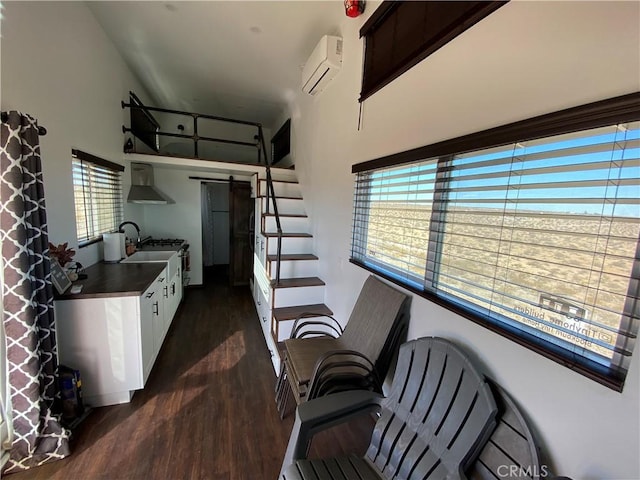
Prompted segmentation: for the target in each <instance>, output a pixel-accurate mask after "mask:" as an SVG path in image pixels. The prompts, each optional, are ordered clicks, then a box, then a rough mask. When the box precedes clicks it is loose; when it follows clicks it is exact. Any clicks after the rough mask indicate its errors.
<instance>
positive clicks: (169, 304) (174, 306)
mask: <svg viewBox="0 0 640 480" xmlns="http://www.w3.org/2000/svg"><path fill="white" fill-rule="evenodd" d="M181 300H182V267H181V266H180V265H178V267H177V270H176V272H175V274H174V275H173V278H171V279H169V283H168V284H167V291H166V295H165V307H164V309H165V318H166V321H167V325H166V328H167V330H169V327H170V326H171V320H172V319H173V317H174V316H175V314H176V311H177V310H178V307H179V306H180V302H181Z"/></svg>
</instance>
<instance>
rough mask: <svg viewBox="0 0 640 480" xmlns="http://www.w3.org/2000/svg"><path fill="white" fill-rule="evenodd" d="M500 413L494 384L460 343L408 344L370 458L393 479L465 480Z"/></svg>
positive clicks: (434, 340) (425, 340) (430, 339)
mask: <svg viewBox="0 0 640 480" xmlns="http://www.w3.org/2000/svg"><path fill="white" fill-rule="evenodd" d="M496 413H497V407H496V403H495V401H494V398H493V394H492V393H491V389H490V387H489V384H488V383H487V382H486V381H485V379H484V377H483V376H482V375H481V374H480V373H479V372H478V371H477V369H476V368H475V367H474V366H473V365H472V364H471V362H470V361H469V358H468V357H467V356H466V355H465V354H464V353H463V352H462V351H461V350H460V349H459V348H458V347H457V346H456V345H454V344H453V343H451V342H449V341H447V340H445V339H442V338H433V337H426V338H420V339H417V340H413V341H410V342H407V343H405V344H404V345H402V347H401V348H400V354H399V357H398V363H397V366H396V371H395V375H394V378H393V384H392V386H391V392H390V395H389V396H388V397H387V398H386V399H385V400H384V402H383V405H382V413H381V416H380V418H379V419H378V421H377V422H376V425H375V429H374V432H373V435H372V438H371V443H370V445H369V448H368V450H367V458H368V459H369V461H370V462H372V463H373V464H374V465H375V466H376V467H377V468H378V470H379V471H380V472H382V474H383V477H384V478H387V479H391V478H396V477H397V478H405V479H416V478H419V479H425V478H429V479H431V478H433V479H438V480H442V479H449V478H464V475H463V471H464V469H465V468H466V467H467V466H468V465H469V464H470V463H471V462H472V461H473V460H474V459H475V457H476V456H477V455H478V453H479V451H480V449H481V448H482V447H483V446H484V444H485V442H486V440H487V438H488V437H489V435H490V434H491V432H492V431H493V429H494V427H495V416H496Z"/></svg>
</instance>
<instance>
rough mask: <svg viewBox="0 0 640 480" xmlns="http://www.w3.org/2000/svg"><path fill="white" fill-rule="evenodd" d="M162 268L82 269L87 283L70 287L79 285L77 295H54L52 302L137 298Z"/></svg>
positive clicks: (153, 265)
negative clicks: (80, 289)
mask: <svg viewBox="0 0 640 480" xmlns="http://www.w3.org/2000/svg"><path fill="white" fill-rule="evenodd" d="M166 266H167V264H166V263H164V262H162V263H96V264H95V265H92V266H90V267H87V268H86V269H85V271H84V273H86V274H87V276H88V278H87V279H85V280H77V281H75V282H73V284H74V285H82V291H81V292H80V293H77V294H75V295H74V294H71V293H66V294H64V295H56V296H55V300H74V299H78V298H109V297H129V296H132V297H137V296H140V295H142V294H143V293H144V291H145V290H146V289H147V288H149V286H150V285H151V284H152V283H153V281H154V280H155V279H156V278H157V277H158V275H160V273H162V270H164V268H165V267H166Z"/></svg>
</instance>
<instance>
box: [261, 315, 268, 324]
mask: <svg viewBox="0 0 640 480" xmlns="http://www.w3.org/2000/svg"><path fill="white" fill-rule="evenodd" d="M262 323H267V317H265V316H264V315H263V316H262Z"/></svg>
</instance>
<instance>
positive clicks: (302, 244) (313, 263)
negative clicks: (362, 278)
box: [253, 173, 333, 373]
mask: <svg viewBox="0 0 640 480" xmlns="http://www.w3.org/2000/svg"><path fill="white" fill-rule="evenodd" d="M287 174H288V177H284V178H279V179H274V180H273V186H274V191H275V195H276V204H277V207H278V213H279V217H280V225H281V228H282V252H281V257H280V281H279V282H276V271H277V261H278V256H277V253H278V252H277V250H278V231H277V222H276V217H275V214H274V209H273V200H272V199H270V198H269V200H267V180H266V179H265V178H259V177H258V178H256V185H255V188H256V192H257V195H256V211H255V218H256V243H255V249H254V252H255V257H254V277H253V294H254V300H255V302H256V309H257V311H258V317H259V318H260V321H261V323H262V327H263V333H264V335H265V341H266V342H267V346H268V347H269V350H270V352H271V357H272V362H273V367H274V369H275V371H276V373H279V371H280V354H279V349H278V343H279V342H282V341H283V340H285V339H287V338H289V335H290V333H291V327H292V325H293V322H294V321H295V319H296V318H297V317H298V316H299V315H300V314H302V313H305V314H306V315H307V316H323V315H332V314H333V312H332V311H331V309H329V307H327V306H326V305H325V304H324V294H325V289H324V287H325V283H324V282H323V281H322V279H321V278H319V277H318V276H317V275H318V263H319V259H318V257H317V256H316V255H314V253H313V251H312V250H313V236H312V235H311V234H310V233H309V231H310V225H309V219H308V218H307V215H306V213H305V210H304V201H303V198H302V195H301V193H300V187H299V185H298V182H297V181H296V180H295V179H293V178H291V176H290V175H291V173H287ZM267 204H268V205H269V208H268V209H267Z"/></svg>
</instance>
